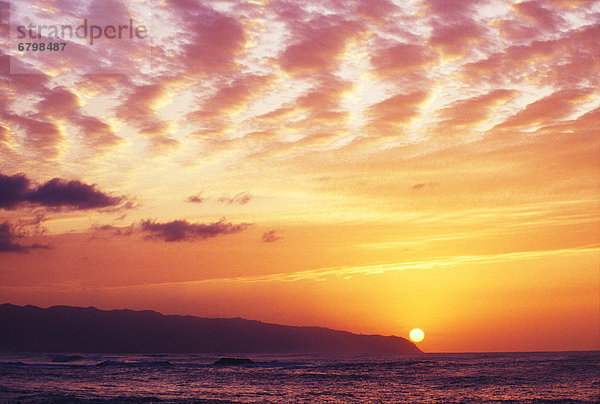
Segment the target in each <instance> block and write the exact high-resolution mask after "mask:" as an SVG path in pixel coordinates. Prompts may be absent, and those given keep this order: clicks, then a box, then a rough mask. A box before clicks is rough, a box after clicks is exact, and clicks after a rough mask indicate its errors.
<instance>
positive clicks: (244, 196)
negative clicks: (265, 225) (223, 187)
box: [219, 192, 252, 205]
mask: <svg viewBox="0 0 600 404" xmlns="http://www.w3.org/2000/svg"><path fill="white" fill-rule="evenodd" d="M251 199H252V195H250V194H249V193H247V192H240V193H239V194H237V195H235V196H233V197H231V198H230V197H228V196H222V197H220V198H219V202H221V203H226V204H228V205H231V204H232V203H234V204H236V205H245V204H247V203H248V202H250V200H251Z"/></svg>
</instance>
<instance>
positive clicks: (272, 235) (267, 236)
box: [262, 230, 281, 243]
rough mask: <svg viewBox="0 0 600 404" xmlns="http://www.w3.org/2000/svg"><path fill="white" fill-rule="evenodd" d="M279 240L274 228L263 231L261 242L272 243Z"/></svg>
mask: <svg viewBox="0 0 600 404" xmlns="http://www.w3.org/2000/svg"><path fill="white" fill-rule="evenodd" d="M279 240H281V237H280V236H278V235H277V233H276V232H275V230H269V231H266V232H264V233H263V235H262V242H263V243H274V242H276V241H279Z"/></svg>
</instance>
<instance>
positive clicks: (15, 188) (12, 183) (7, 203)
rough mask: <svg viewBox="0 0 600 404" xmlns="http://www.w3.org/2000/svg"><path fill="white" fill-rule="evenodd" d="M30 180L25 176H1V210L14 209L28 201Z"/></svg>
mask: <svg viewBox="0 0 600 404" xmlns="http://www.w3.org/2000/svg"><path fill="white" fill-rule="evenodd" d="M28 190H29V178H27V177H26V176H24V175H23V174H17V175H13V176H9V175H2V174H0V208H3V209H12V208H13V207H15V206H16V205H18V204H19V203H21V202H23V201H25V200H26V196H27V191H28Z"/></svg>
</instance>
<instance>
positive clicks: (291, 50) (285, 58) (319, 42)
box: [279, 17, 363, 74]
mask: <svg viewBox="0 0 600 404" xmlns="http://www.w3.org/2000/svg"><path fill="white" fill-rule="evenodd" d="M362 30H363V26H362V25H361V24H359V23H358V22H355V21H348V20H344V19H342V18H334V17H319V18H316V19H314V20H311V21H310V22H308V23H307V24H305V25H304V26H302V27H300V28H298V29H297V31H298V36H299V37H300V39H299V40H298V41H296V42H294V43H293V44H292V45H289V46H288V47H287V48H286V49H285V50H284V51H283V53H282V54H281V56H280V58H279V65H280V66H281V68H282V69H283V70H285V71H287V72H291V73H299V74H302V73H312V74H314V73H325V72H329V71H331V70H333V69H335V68H336V67H337V65H338V62H339V57H340V56H341V54H342V52H343V51H344V49H345V48H346V45H347V44H348V42H349V41H350V40H352V39H353V38H356V37H357V36H358V35H359V34H360V33H361V32H362Z"/></svg>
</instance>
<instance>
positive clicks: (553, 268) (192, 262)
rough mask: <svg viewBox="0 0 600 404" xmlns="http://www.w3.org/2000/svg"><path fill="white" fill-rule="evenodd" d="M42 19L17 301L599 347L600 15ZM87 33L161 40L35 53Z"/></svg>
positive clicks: (441, 8) (27, 109)
mask: <svg viewBox="0 0 600 404" xmlns="http://www.w3.org/2000/svg"><path fill="white" fill-rule="evenodd" d="M33 4H34V3H33V2H31V3H30V2H27V1H19V2H16V1H15V2H12V3H7V2H6V1H0V10H1V11H0V19H1V20H2V25H1V27H2V30H3V32H4V33H5V34H10V39H6V38H9V35H3V38H4V39H2V40H0V41H1V42H0V43H1V47H0V88H1V91H0V302H10V303H14V304H34V305H40V306H44V307H46V306H50V305H56V304H68V305H77V306H90V305H91V306H96V307H99V308H103V309H113V308H132V309H153V310H157V311H160V312H162V313H165V314H193V315H200V316H208V317H243V318H248V319H256V320H261V321H266V322H276V323H282V324H290V325H319V326H325V327H331V328H336V329H344V330H349V331H353V332H359V333H378V334H385V335H390V334H394V335H399V336H403V337H408V332H409V331H410V330H411V329H412V328H416V327H419V328H422V329H423V330H424V331H425V339H424V340H423V341H422V342H420V343H419V347H420V348H421V349H423V350H425V351H428V352H442V351H445V352H456V351H534V350H589V349H600V159H599V157H598V156H600V136H599V133H598V122H600V97H599V95H600V90H599V88H600V75H598V71H600V1H584V0H581V1H577V2H574V1H560V0H546V1H536V0H533V1H521V2H518V1H499V0H485V1H478V2H466V1H448V0H422V1H391V0H353V1H344V2H340V1H336V0H328V1H312V0H309V1H306V2H302V3H301V4H299V3H298V2H292V1H285V0H273V1H268V0H260V1H259V0H256V1H248V2H242V1H226V0H224V1H194V0H165V1H150V0H148V1H137V2H125V1H121V0H102V1H100V0H87V1H83V2H77V4H78V6H77V7H75V3H74V2H73V1H72V0H43V1H36V2H35V6H34V5H33ZM83 5H85V6H83ZM9 11H10V12H9ZM83 19H88V21H89V24H97V25H99V26H101V25H104V26H105V25H106V24H111V23H114V21H119V22H120V21H122V22H124V23H125V22H128V21H129V19H132V21H135V22H136V23H137V24H144V25H145V26H147V28H148V34H149V35H148V37H146V38H142V39H139V38H138V40H137V41H133V40H131V41H130V40H126V39H122V40H117V39H107V38H100V39H98V41H97V42H94V44H93V45H90V44H89V43H86V41H85V40H83V39H75V38H73V39H71V40H66V41H65V42H67V50H66V51H65V52H53V53H51V52H46V53H40V52H37V53H36V52H19V51H18V49H17V44H18V43H19V41H23V39H18V38H17V33H18V31H17V29H16V27H17V26H18V25H24V26H26V25H27V24H30V23H33V24H34V25H37V24H72V25H73V26H76V25H77V24H80V23H81V21H82V20H83ZM30 41H32V40H30ZM45 41H46V42H51V41H52V40H51V39H48V38H46V39H45ZM54 41H56V39H54ZM100 73H102V74H100ZM123 73H125V74H123Z"/></svg>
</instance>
